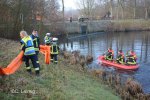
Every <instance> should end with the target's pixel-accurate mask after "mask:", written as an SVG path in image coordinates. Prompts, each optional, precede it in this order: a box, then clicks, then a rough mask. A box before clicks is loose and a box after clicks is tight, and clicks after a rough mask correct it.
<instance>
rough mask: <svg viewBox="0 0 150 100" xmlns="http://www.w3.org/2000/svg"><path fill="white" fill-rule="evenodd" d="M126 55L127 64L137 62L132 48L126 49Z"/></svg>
mask: <svg viewBox="0 0 150 100" xmlns="http://www.w3.org/2000/svg"><path fill="white" fill-rule="evenodd" d="M126 57H127V60H126V64H127V65H136V64H137V63H136V60H137V56H136V54H135V52H134V51H132V50H130V51H128V52H127V55H126Z"/></svg>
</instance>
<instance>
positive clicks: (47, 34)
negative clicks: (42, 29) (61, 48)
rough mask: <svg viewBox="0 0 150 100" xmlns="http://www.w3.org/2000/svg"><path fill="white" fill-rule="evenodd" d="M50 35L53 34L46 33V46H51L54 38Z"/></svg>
mask: <svg viewBox="0 0 150 100" xmlns="http://www.w3.org/2000/svg"><path fill="white" fill-rule="evenodd" d="M50 35H51V33H46V36H45V37H44V42H45V45H48V46H49V45H51V41H52V38H51V37H50Z"/></svg>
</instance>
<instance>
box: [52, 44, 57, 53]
mask: <svg viewBox="0 0 150 100" xmlns="http://www.w3.org/2000/svg"><path fill="white" fill-rule="evenodd" d="M58 51H59V47H58V45H56V44H53V45H51V54H58Z"/></svg>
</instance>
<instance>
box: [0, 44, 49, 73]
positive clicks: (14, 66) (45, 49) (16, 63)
mask: <svg viewBox="0 0 150 100" xmlns="http://www.w3.org/2000/svg"><path fill="white" fill-rule="evenodd" d="M40 52H41V53H42V54H44V56H45V63H46V64H50V46H43V45H40ZM23 53H24V52H23V51H21V52H20V53H19V55H18V56H17V57H16V58H14V59H13V60H12V61H11V63H10V64H9V65H8V66H7V67H6V68H0V75H10V74H13V73H15V71H16V70H18V69H19V67H20V66H21V64H22V62H23V61H22V57H23Z"/></svg>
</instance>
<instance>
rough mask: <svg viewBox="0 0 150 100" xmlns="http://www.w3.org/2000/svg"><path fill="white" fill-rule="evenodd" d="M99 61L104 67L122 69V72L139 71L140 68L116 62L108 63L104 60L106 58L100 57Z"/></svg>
mask: <svg viewBox="0 0 150 100" xmlns="http://www.w3.org/2000/svg"><path fill="white" fill-rule="evenodd" d="M98 61H99V62H100V63H102V64H103V65H107V66H108V67H109V66H113V67H115V68H117V69H122V70H137V69H138V68H139V65H138V64H137V65H125V64H118V63H116V62H115V61H108V60H105V59H104V56H99V57H98Z"/></svg>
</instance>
